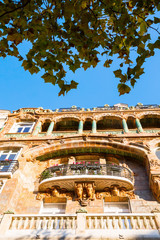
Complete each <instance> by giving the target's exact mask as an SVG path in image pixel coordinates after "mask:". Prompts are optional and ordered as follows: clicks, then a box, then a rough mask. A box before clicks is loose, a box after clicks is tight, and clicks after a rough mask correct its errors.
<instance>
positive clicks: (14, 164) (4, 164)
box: [0, 160, 19, 174]
mask: <svg viewBox="0 0 160 240" xmlns="http://www.w3.org/2000/svg"><path fill="white" fill-rule="evenodd" d="M18 168H19V162H18V160H0V173H1V172H10V173H12V174H13V173H14V172H15V171H16V170H17V169H18Z"/></svg>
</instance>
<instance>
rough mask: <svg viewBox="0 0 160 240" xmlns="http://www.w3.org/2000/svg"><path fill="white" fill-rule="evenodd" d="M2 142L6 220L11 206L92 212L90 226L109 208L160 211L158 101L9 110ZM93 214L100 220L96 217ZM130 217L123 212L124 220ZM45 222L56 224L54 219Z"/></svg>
mask: <svg viewBox="0 0 160 240" xmlns="http://www.w3.org/2000/svg"><path fill="white" fill-rule="evenodd" d="M5 114H6V112H5ZM3 115H4V114H3ZM0 142H1V143H0V183H1V189H0V214H1V216H2V223H3V219H5V218H6V217H5V213H7V212H8V213H13V212H14V214H15V216H16V214H23V215H26V216H28V214H32V215H33V214H34V215H35V219H36V216H42V217H43V215H45V214H48V215H47V217H46V219H49V216H50V214H52V216H55V219H56V216H57V218H58V216H59V215H58V213H59V214H65V215H64V218H65V216H66V218H67V216H70V215H74V214H76V213H77V214H81V213H82V214H91V215H86V218H85V219H86V220H85V221H87V223H86V226H87V227H88V228H92V227H91V226H92V222H93V221H95V222H94V227H95V228H96V226H97V228H100V226H102V225H103V224H102V222H103V219H102V216H103V218H104V217H106V218H107V216H108V215H107V214H110V213H112V214H113V215H114V214H117V215H115V216H118V214H119V215H120V214H122V213H123V212H124V213H125V214H126V215H125V216H129V215H127V214H130V216H132V215H133V214H141V215H142V214H150V215H149V216H151V214H153V212H154V213H155V212H156V214H158V212H159V211H158V210H157V209H160V204H159V203H160V154H159V148H160V108H159V106H156V107H154V108H153V107H151V106H149V107H148V108H144V109H143V108H140V107H139V106H138V107H135V108H128V107H126V106H125V105H124V106H121V105H117V106H115V107H113V108H112V107H108V106H107V105H106V106H104V107H102V108H94V109H79V108H76V107H73V108H70V109H60V110H56V111H52V110H49V109H47V110H45V109H43V108H28V109H27V108H22V109H19V110H17V111H14V112H13V113H10V112H9V111H8V112H7V117H6V115H5V120H4V123H3V127H2V128H1V131H0ZM124 206H125V207H124ZM39 214H41V215H39ZM93 214H95V215H96V216H97V219H98V220H95V219H94V220H93V219H92V217H93ZM97 214H100V215H99V216H98V215H97ZM17 216H19V215H17ZM45 216H46V215H45ZM79 216H80V215H77V224H78V221H79V220H78V219H80V217H79ZM15 218H16V217H15ZM90 218H91V220H90ZM115 218H116V217H115ZM122 218H123V216H122ZM153 218H154V217H153ZM12 219H14V217H12ZM17 219H20V216H19V217H17ZM68 219H69V217H68ZM87 219H88V220H87ZM100 219H101V220H100ZM134 219H136V218H135V217H134ZM146 219H149V217H146ZM155 219H157V218H155ZM50 220H51V219H50ZM50 220H47V221H50ZM72 220H73V219H72ZM152 220H153V219H152ZM13 221H15V220H13ZM33 221H35V220H33ZM54 221H56V220H54ZM63 221H64V220H58V223H60V224H61V225H59V227H60V226H61V228H62V229H65V226H68V228H69V225H63V224H64V223H62V222H63ZM68 221H70V220H68ZM96 221H101V222H99V223H97V222H96ZM106 221H108V220H106ZM106 221H105V220H104V222H105V224H107V223H106ZM115 221H116V220H115ZM117 221H119V223H118V224H120V221H121V220H117ZM127 221H128V220H126V218H125V217H124V223H125V226H128V225H127V224H128V222H127ZM136 221H140V220H136ZM147 221H150V220H144V226H147V224H148V223H147ZM155 221H158V220H155ZM131 222H132V218H131ZM22 223H24V219H23V220H22V222H21V223H18V224H19V225H16V224H15V226H19V227H18V228H19V229H21V228H22V226H23V227H24V226H25V224H22ZM31 223H32V222H31ZM31 223H30V224H31ZM58 223H57V224H58ZM37 224H38V223H37ZM47 224H48V225H47V226H50V227H51V222H48V223H47ZM65 224H69V223H65ZM96 224H98V225H96ZM137 224H138V223H137ZM156 224H158V223H156ZM2 225H3V224H2ZM73 225H74V221H73V222H72V227H73ZM131 225H132V224H131ZM133 225H134V224H133ZM151 225H154V223H153V222H152V223H151ZM26 226H27V225H26ZM30 226H31V225H30ZM34 226H35V225H34ZM57 226H58V225H57ZM77 226H78V225H77ZM106 226H107V225H106ZM137 226H138V225H137ZM156 226H158V225H156ZM81 227H82V226H81ZM81 227H80V228H81ZM9 228H12V225H10V226H9ZM47 228H49V227H47ZM66 228H67V227H66ZM83 228H84V226H83ZM108 228H109V225H108ZM113 228H116V224H115V223H114V222H113ZM119 228H123V224H120V225H119ZM126 228H127V227H126ZM1 229H2V227H1V224H0V231H1ZM26 229H27V227H26ZM31 229H32V227H31ZM146 229H147V227H146ZM44 237H45V236H44ZM3 239H5V238H3Z"/></svg>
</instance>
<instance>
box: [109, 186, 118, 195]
mask: <svg viewBox="0 0 160 240" xmlns="http://www.w3.org/2000/svg"><path fill="white" fill-rule="evenodd" d="M111 193H112V196H119V188H118V186H112V192H111Z"/></svg>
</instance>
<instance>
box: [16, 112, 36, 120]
mask: <svg viewBox="0 0 160 240" xmlns="http://www.w3.org/2000/svg"><path fill="white" fill-rule="evenodd" d="M36 119H37V118H36V117H35V116H33V115H32V113H24V112H20V114H19V121H24V120H25V121H35V120H36Z"/></svg>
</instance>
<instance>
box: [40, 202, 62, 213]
mask: <svg viewBox="0 0 160 240" xmlns="http://www.w3.org/2000/svg"><path fill="white" fill-rule="evenodd" d="M45 205H48V208H47V207H45ZM51 205H55V207H54V206H52V207H51ZM62 205H63V206H64V209H63V208H62V209H63V210H64V212H61V211H60V212H56V206H57V207H58V206H62ZM49 206H50V207H49ZM66 206H67V203H66V202H65V203H60V202H59V203H54V202H53V203H44V202H42V205H41V208H40V212H39V213H40V214H42V215H46V214H47V215H50V214H55V215H58V214H65V212H66ZM45 209H46V212H45V211H44V210H45ZM52 209H55V211H53V210H52ZM57 209H58V208H57ZM47 210H48V212H47ZM49 210H52V211H49ZM60 210H61V209H60Z"/></svg>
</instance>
